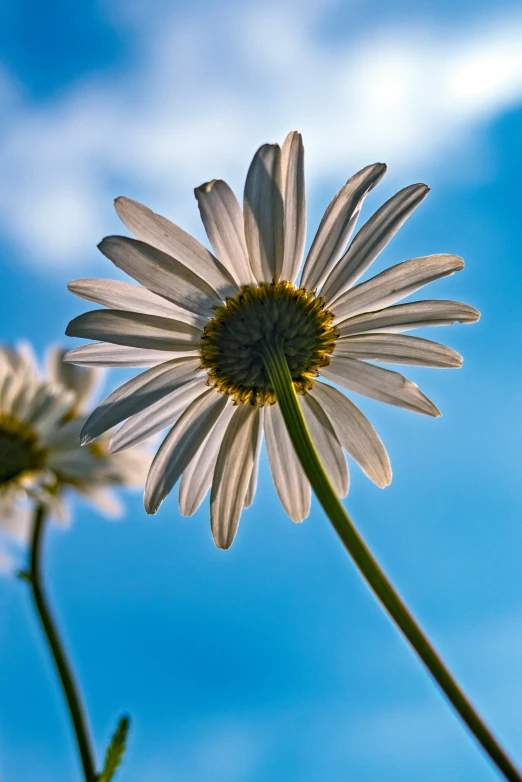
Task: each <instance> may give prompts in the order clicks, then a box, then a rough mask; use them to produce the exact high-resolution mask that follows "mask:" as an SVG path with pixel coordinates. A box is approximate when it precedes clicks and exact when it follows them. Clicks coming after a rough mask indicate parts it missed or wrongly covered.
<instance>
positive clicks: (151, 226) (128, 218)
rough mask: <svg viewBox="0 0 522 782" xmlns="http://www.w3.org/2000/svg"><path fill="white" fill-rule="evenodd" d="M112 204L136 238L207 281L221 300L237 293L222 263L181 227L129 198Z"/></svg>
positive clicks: (120, 199)
mask: <svg viewBox="0 0 522 782" xmlns="http://www.w3.org/2000/svg"><path fill="white" fill-rule="evenodd" d="M114 206H115V208H116V211H117V213H118V216H119V217H120V219H121V220H122V221H123V223H125V225H126V226H127V228H128V229H129V231H130V232H131V233H132V234H134V236H135V237H136V239H139V240H140V241H142V242H146V243H147V244H151V245H152V246H153V247H156V248H157V249H158V250H161V251H162V252H163V253H167V255H170V256H171V257H172V258H175V259H176V261H179V263H181V264H183V266H184V267H185V268H186V269H188V270H190V272H192V273H194V274H197V275H198V277H201V279H202V280H206V282H208V284H209V285H210V286H211V287H212V288H213V289H214V290H215V291H217V293H219V295H220V296H221V298H222V299H225V298H226V297H227V296H233V295H234V294H235V293H236V292H237V286H236V284H235V283H234V280H233V279H232V277H231V275H230V273H229V272H228V271H227V270H226V269H225V267H224V266H223V264H222V263H220V261H218V260H217V259H216V258H214V256H213V255H212V253H211V252H209V251H208V250H207V248H206V247H203V245H202V244H200V243H199V242H198V241H197V239H194V237H193V236H191V235H190V234H188V233H187V232H186V231H184V230H183V229H182V228H179V226H177V225H175V224H174V223H171V222H170V220H167V219H166V218H165V217H161V215H158V214H156V213H155V212H153V211H152V210H151V209H148V208H147V207H146V206H143V204H139V203H138V202H137V201H132V200H131V199H130V198H123V197H120V198H117V199H116V201H115V202H114ZM147 287H148V286H147ZM160 295H161V294H160ZM182 306H183V305H182Z"/></svg>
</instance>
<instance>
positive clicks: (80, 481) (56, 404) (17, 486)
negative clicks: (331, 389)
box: [0, 345, 150, 782]
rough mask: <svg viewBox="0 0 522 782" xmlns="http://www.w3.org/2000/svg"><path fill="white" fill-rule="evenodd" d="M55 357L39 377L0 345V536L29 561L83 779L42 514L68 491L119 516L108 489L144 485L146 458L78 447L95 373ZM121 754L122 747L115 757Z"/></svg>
mask: <svg viewBox="0 0 522 782" xmlns="http://www.w3.org/2000/svg"><path fill="white" fill-rule="evenodd" d="M62 357H63V351H62V350H60V349H58V348H54V349H52V350H51V351H50V353H49V356H48V364H47V371H46V373H45V374H44V376H42V374H41V373H40V372H39V370H38V366H37V363H36V361H35V358H34V356H33V351H32V349H31V348H30V347H29V346H28V345H23V346H20V347H19V348H17V349H11V348H9V347H7V346H3V347H0V533H1V534H2V536H3V538H4V540H3V543H4V544H5V549H9V548H11V544H12V543H13V542H18V543H19V544H20V543H21V544H25V546H26V547H27V548H28V566H27V569H26V570H22V571H20V572H19V575H20V577H21V578H22V579H23V580H24V581H26V582H27V583H28V584H29V585H30V589H31V594H32V597H33V601H34V605H35V608H36V611H37V614H38V617H39V619H40V622H41V626H42V630H43V632H44V635H45V638H46V640H47V643H48V645H49V649H50V651H51V654H52V657H53V660H54V663H55V666H56V670H57V674H58V677H59V679H60V683H61V686H62V690H63V694H64V696H65V700H66V703H67V707H68V710H69V714H70V717H71V721H72V724H73V728H74V732H75V736H76V743H77V747H78V752H79V755H80V759H81V764H82V768H83V771H84V777H85V782H96V780H97V779H101V778H102V777H99V776H98V775H97V774H96V766H95V758H94V752H93V749H92V746H91V738H90V729H89V726H88V720H87V716H86V712H85V709H84V707H83V705H82V702H81V698H80V695H79V689H78V685H77V684H76V682H75V679H74V676H73V673H72V669H71V665H70V662H69V660H68V659H67V656H66V654H65V651H64V648H63V645H62V642H61V640H60V636H59V633H58V629H57V626H56V623H55V620H54V618H53V615H52V612H51V610H50V608H49V603H48V599H47V597H46V594H45V590H44V588H43V583H42V581H43V579H42V544H43V534H44V530H45V524H46V521H47V518H48V517H49V516H54V517H56V518H58V519H59V520H62V521H63V520H64V518H65V515H66V500H67V496H68V495H69V494H71V493H72V492H76V493H78V494H79V495H81V496H82V497H84V498H85V499H87V500H89V501H90V502H92V503H93V504H94V505H96V506H97V507H98V508H99V510H101V511H102V512H103V513H104V514H105V515H108V516H114V515H116V514H118V513H119V511H120V510H121V508H120V505H119V501H118V499H117V497H116V496H115V494H114V492H113V490H114V488H116V487H125V486H138V485H141V484H143V482H144V479H145V476H146V473H147V469H148V467H149V465H150V457H149V456H148V454H146V452H145V451H144V450H143V449H139V448H138V449H133V450H131V451H127V452H125V453H122V454H112V453H110V451H109V448H108V443H109V437H108V436H105V437H102V438H101V439H100V440H98V441H97V442H96V443H93V445H92V446H89V447H88V448H82V447H81V445H80V441H79V434H80V431H81V429H82V426H83V425H84V423H85V421H86V420H87V414H86V407H87V404H88V402H89V399H90V397H91V396H92V392H93V390H94V387H95V385H96V381H97V379H98V377H97V376H98V372H99V371H98V370H94V369H88V368H87V369H85V368H79V367H75V366H71V365H67V364H63V362H62ZM2 553H4V552H2ZM4 559H7V563H8V567H7V571H8V572H9V571H11V567H10V566H9V561H10V558H9V557H5V554H4ZM127 728H128V720H127V718H123V719H122V720H121V721H120V724H119V727H118V729H117V732H116V734H115V737H116V740H117V741H120V743H124V741H125V736H126V731H127ZM122 752H123V746H122V747H121V752H120V754H119V755H118V757H120V756H121V754H122ZM111 762H112V756H111ZM104 778H105V779H109V776H105V777H104Z"/></svg>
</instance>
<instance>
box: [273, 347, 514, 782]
mask: <svg viewBox="0 0 522 782" xmlns="http://www.w3.org/2000/svg"><path fill="white" fill-rule="evenodd" d="M264 360H265V364H266V368H267V372H268V375H269V377H270V381H271V383H272V386H273V388H274V391H275V394H276V396H277V400H278V402H279V404H280V406H281V412H282V415H283V419H284V421H285V424H286V427H287V430H288V433H289V435H290V439H291V440H292V443H293V446H294V448H295V451H296V453H297V456H298V457H299V461H300V462H301V465H302V467H303V470H304V471H305V473H306V475H307V477H308V480H309V481H310V483H311V485H312V488H313V490H314V492H315V494H316V496H317V499H318V500H319V502H320V503H321V505H322V506H323V509H324V511H325V513H326V515H327V516H328V518H329V519H330V521H331V523H332V525H333V527H334V529H335V531H336V532H337V534H338V535H339V537H340V538H341V540H342V542H343V544H344V546H345V547H346V549H347V551H348V553H349V554H350V555H351V557H352V559H353V561H354V562H355V564H356V565H357V567H358V569H359V571H360V573H361V575H362V576H363V578H364V579H365V580H366V582H367V583H368V585H369V586H370V588H371V589H372V590H373V593H374V595H375V596H376V597H377V599H378V600H379V601H380V602H381V604H382V605H383V606H384V608H385V609H386V611H387V612H388V614H389V615H390V617H391V618H392V620H393V621H394V622H395V624H396V625H397V626H398V628H399V629H400V630H401V632H402V633H403V634H404V636H405V637H406V639H407V640H408V641H409V642H410V644H411V646H412V647H413V649H414V650H415V652H416V653H417V654H418V656H419V657H420V659H421V660H422V662H423V663H424V665H425V666H426V668H427V669H428V671H429V672H430V673H431V675H432V676H433V678H434V679H435V681H436V682H437V684H438V685H439V687H440V688H441V690H442V691H443V692H444V694H445V695H446V697H447V698H448V700H449V701H450V703H452V704H453V706H454V708H455V709H456V711H457V712H458V714H459V715H460V716H461V718H462V719H463V721H464V722H465V724H466V725H467V726H468V728H469V730H470V731H471V733H472V734H473V736H474V737H475V739H476V740H477V741H478V743H479V744H480V745H481V746H482V748H483V749H484V751H485V752H486V753H487V754H488V755H489V757H490V758H491V760H492V761H493V763H494V764H495V765H496V767H497V768H498V770H499V771H500V772H501V773H502V774H503V775H504V777H505V779H508V780H510V782H522V776H521V774H520V772H519V771H518V770H517V768H516V767H515V765H514V764H513V762H512V761H511V760H510V758H509V757H508V755H507V754H506V753H505V752H504V750H503V749H502V747H501V746H500V744H499V743H498V741H497V740H496V738H495V737H494V736H493V734H492V733H491V731H490V730H489V728H488V727H487V725H486V724H485V723H484V722H483V721H482V719H481V717H480V716H479V715H478V714H477V712H476V711H475V709H474V708H473V706H472V705H471V703H470V702H469V700H468V699H467V697H466V695H465V694H464V692H463V691H462V689H461V688H460V687H459V685H458V684H457V682H456V681H455V679H454V678H453V676H452V675H451V673H450V672H449V671H448V669H447V668H446V666H445V665H444V663H443V662H442V660H441V658H440V657H439V656H438V654H437V652H436V651H435V649H434V648H433V646H432V645H431V644H430V642H429V640H428V638H427V637H426V635H425V634H424V633H423V631H422V630H421V629H420V627H419V625H418V624H417V622H416V621H415V619H414V618H413V616H412V614H411V613H410V612H409V610H408V609H407V608H406V606H405V605H404V603H403V602H402V600H401V598H400V597H399V595H398V594H397V592H396V591H395V589H394V588H393V586H392V585H391V583H390V582H389V581H388V579H387V578H386V576H385V575H384V573H383V571H382V570H381V568H380V567H379V565H378V563H377V561H376V560H375V558H374V557H373V555H372V553H371V552H370V550H369V549H368V547H367V546H366V544H365V542H364V540H363V539H362V537H361V536H360V534H359V533H358V531H357V529H356V528H355V526H354V524H353V522H352V521H351V519H350V517H349V516H348V514H347V512H346V510H345V509H344V506H343V505H342V503H341V502H340V500H339V498H338V497H337V495H336V493H335V491H334V489H333V488H332V485H331V483H330V481H329V478H328V476H327V474H326V472H325V470H324V468H323V465H322V464H321V460H320V459H319V456H318V454H317V451H316V449H315V446H314V444H313V441H312V439H311V436H310V432H309V431H308V427H307V425H306V421H305V419H304V416H303V413H302V410H301V406H300V404H299V400H298V398H297V394H296V392H295V388H294V385H293V382H292V377H291V375H290V371H289V369H288V364H287V362H286V358H285V356H284V354H283V352H282V351H281V350H279V349H278V348H274V347H271V346H267V347H266V349H265V353H264Z"/></svg>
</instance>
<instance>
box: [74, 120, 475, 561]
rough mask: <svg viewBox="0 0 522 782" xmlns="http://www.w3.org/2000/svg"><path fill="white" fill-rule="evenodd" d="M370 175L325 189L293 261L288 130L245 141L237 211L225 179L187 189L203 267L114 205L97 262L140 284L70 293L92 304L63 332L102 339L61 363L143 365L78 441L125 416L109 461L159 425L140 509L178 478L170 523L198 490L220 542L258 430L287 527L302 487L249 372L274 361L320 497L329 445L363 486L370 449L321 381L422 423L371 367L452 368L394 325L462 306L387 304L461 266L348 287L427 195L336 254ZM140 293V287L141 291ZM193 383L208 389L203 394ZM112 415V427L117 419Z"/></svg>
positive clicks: (192, 243) (366, 434)
mask: <svg viewBox="0 0 522 782" xmlns="http://www.w3.org/2000/svg"><path fill="white" fill-rule="evenodd" d="M385 171H386V166H384V165H382V164H380V163H376V164H374V165H370V166H367V167H366V168H364V169H362V171H359V172H358V173H357V174H355V175H354V176H353V177H351V179H349V180H348V182H347V183H346V185H344V187H342V188H341V190H340V191H339V192H338V193H337V194H336V195H335V196H334V198H333V200H332V201H331V203H330V205H329V206H328V208H327V210H326V213H325V215H324V217H323V219H322V221H321V224H320V226H319V229H318V231H317V234H316V236H315V238H314V240H313V242H312V245H311V248H310V251H309V253H308V255H307V257H306V260H305V262H304V266H303V271H302V274H301V278H300V282H299V287H297V285H296V284H295V283H296V279H297V276H298V273H299V270H300V267H301V264H302V259H303V251H304V246H305V234H306V207H305V185H304V151H303V145H302V141H301V136H300V135H299V134H298V133H295V132H292V133H290V134H289V135H288V137H287V139H286V140H285V142H284V144H283V146H282V148H280V147H279V146H278V145H277V144H265V145H264V146H262V147H261V148H260V149H259V150H258V152H257V153H256V155H255V156H254V159H253V161H252V164H251V166H250V169H249V172H248V175H247V179H246V185H245V194H244V203H243V209H241V207H240V205H239V203H238V201H237V199H236V197H235V196H234V194H233V193H232V191H231V189H230V188H229V187H228V185H227V184H226V183H225V182H223V181H222V180H213V181H211V182H207V183H206V184H204V185H202V186H201V187H198V188H197V189H196V198H197V201H198V205H199V209H200V212H201V217H202V220H203V223H204V226H205V229H206V232H207V235H208V239H209V242H210V244H211V246H212V248H213V250H214V252H215V256H214V255H213V254H212V253H211V252H209V251H208V250H207V249H206V248H205V247H203V246H202V245H201V244H200V243H199V242H197V241H196V240H195V239H194V238H193V237H191V236H189V235H188V234H187V233H185V232H184V231H183V230H182V229H181V228H179V227H178V226H176V225H174V224H172V223H170V222H169V221H168V220H166V219H165V218H164V217H160V216H159V215H157V214H155V213H154V212H151V211H150V210H149V209H147V208H146V207H144V206H142V205H141V204H139V203H137V202H135V201H131V200H129V199H127V198H118V199H117V200H116V210H117V212H118V214H119V216H120V218H121V219H122V221H123V222H124V224H125V225H126V227H127V228H128V229H129V230H130V231H131V232H132V233H133V234H134V236H135V237H136V239H129V238H126V237H122V236H110V237H108V238H106V239H104V240H103V241H102V243H101V244H100V250H101V252H102V253H103V254H104V255H106V256H107V258H109V259H110V260H111V261H112V262H113V263H114V264H115V265H116V266H117V267H118V268H120V269H122V270H123V271H125V272H126V273H127V274H129V275H130V276H131V277H133V278H134V279H135V280H136V281H137V282H138V283H140V286H135V285H132V284H129V283H126V282H118V281H113V280H100V279H86V280H77V281H75V282H72V283H70V284H69V288H70V290H71V291H72V292H73V293H74V294H76V295H77V296H80V297H81V298H84V299H87V300H89V301H94V302H96V303H97V304H101V305H104V306H106V307H108V308H109V309H107V310H95V311H91V312H87V313H85V314H83V315H80V316H79V317H78V318H76V319H75V320H73V321H72V322H71V323H70V324H69V326H68V329H67V334H68V335H70V336H75V337H84V338H88V339H96V340H102V341H101V342H98V343H95V344H93V345H87V346H84V347H79V348H75V349H74V350H71V351H69V353H68V354H66V360H67V361H69V362H71V363H75V364H80V365H84V366H88V365H99V366H127V367H128V366H134V367H138V366H144V367H146V366H149V367H152V368H151V369H149V370H148V371H146V372H144V373H142V374H140V375H138V377H136V378H134V379H132V380H130V381H129V382H127V383H125V384H124V385H123V386H121V388H119V389H117V390H116V391H114V392H113V393H112V394H110V396H108V397H107V398H106V399H105V400H104V402H103V403H102V404H101V405H100V406H99V407H98V408H97V410H95V411H94V413H93V414H92V415H91V417H90V418H89V420H88V421H87V423H86V425H85V427H84V428H83V431H82V439H83V442H84V443H92V442H93V441H94V440H95V439H96V438H97V437H99V436H100V435H101V434H103V433H104V432H106V431H107V430H108V429H111V428H112V427H114V426H116V425H117V424H120V423H121V422H122V421H126V422H125V423H124V424H123V426H122V427H121V428H120V429H119V430H118V431H117V433H116V434H115V436H114V437H113V438H112V441H111V446H110V447H111V450H112V451H113V452H114V453H120V452H121V451H123V450H124V449H126V448H129V447H131V446H134V445H136V444H137V443H140V442H142V441H143V440H145V439H147V438H148V437H151V436H152V435H153V434H155V433H157V432H159V431H161V430H162V429H164V428H165V427H167V426H172V425H173V428H172V429H171V430H170V432H169V434H168V435H167V437H166V438H165V440H164V442H163V444H162V445H161V447H160V449H159V451H158V453H157V455H156V457H155V459H154V461H153V463H152V466H151V469H150V472H149V475H148V478H147V484H146V488H145V509H146V510H147V512H149V513H155V512H156V511H157V510H158V507H159V505H160V503H161V502H162V501H163V499H164V498H165V497H166V496H167V494H168V493H169V492H170V491H171V489H172V488H173V486H174V485H175V483H176V482H177V480H178V479H179V478H181V484H180V491H179V502H180V508H181V512H182V513H183V514H185V515H190V514H192V513H194V512H195V510H196V509H197V508H198V506H199V505H200V504H201V502H202V500H203V499H204V497H205V495H206V493H207V491H208V490H209V489H210V488H211V501H210V504H211V523H212V533H213V536H214V540H215V542H216V544H217V545H218V546H219V547H220V548H228V547H229V546H230V545H231V543H232V541H233V539H234V536H235V533H236V530H237V526H238V523H239V518H240V515H241V512H242V509H243V508H244V507H248V506H249V505H250V504H251V503H252V501H253V497H254V493H255V490H256V483H257V470H258V463H259V451H260V445H261V440H262V437H263V432H264V434H265V436H266V444H267V450H268V457H269V461H270V466H271V469H272V475H273V479H274V483H275V486H276V489H277V492H278V494H279V497H280V499H281V501H282V503H283V505H284V507H285V509H286V511H287V513H288V514H289V516H290V517H291V518H292V519H293V520H294V521H301V520H302V519H304V518H305V517H306V516H307V515H308V511H309V507H310V484H309V483H308V480H307V478H306V477H305V474H304V472H303V470H302V468H301V465H300V463H299V461H298V458H297V456H296V453H295V452H294V448H293V446H292V444H291V442H290V438H289V436H288V433H287V431H286V428H285V425H284V422H283V418H282V415H281V412H280V408H279V404H277V403H276V398H275V394H274V391H273V388H272V385H271V382H270V379H269V376H268V371H267V361H266V356H267V351H268V352H270V351H272V350H274V349H276V348H277V350H279V351H282V353H283V354H284V356H285V359H286V362H287V364H288V367H289V370H290V374H291V378H292V380H293V383H294V386H295V388H296V390H297V392H298V393H299V394H300V397H299V399H300V402H301V406H302V410H303V413H304V416H305V418H306V421H307V424H308V427H309V429H310V432H311V434H312V438H313V440H314V442H315V446H316V448H317V451H318V452H319V456H320V458H321V460H322V462H323V464H324V467H325V469H326V471H327V473H328V474H329V477H330V480H331V482H332V484H333V487H334V489H335V491H336V493H337V494H338V495H340V496H345V495H346V493H347V491H348V469H347V464H346V459H345V456H344V453H343V449H345V450H346V451H348V453H349V454H350V455H351V456H352V457H353V458H354V459H355V460H356V461H357V462H358V463H359V464H360V466H361V467H362V469H363V470H364V471H365V472H366V473H367V475H368V476H369V477H370V478H371V479H372V480H373V481H374V482H375V483H376V484H377V485H379V486H386V485H387V484H388V483H389V482H390V480H391V469H390V464H389V460H388V456H387V454H386V451H385V449H384V446H383V444H382V443H381V441H380V439H379V437H378V435H377V433H376V432H375V430H374V429H373V427H372V425H371V424H370V423H369V421H368V420H367V419H366V418H365V416H364V415H363V414H362V413H361V412H360V410H359V409H358V408H357V407H356V406H355V405H354V404H353V403H352V402H351V401H350V400H348V399H347V398H346V396H344V395H343V394H342V393H341V392H339V391H338V390H337V389H336V388H333V387H332V386H330V385H327V384H326V383H323V382H318V381H317V378H318V377H319V375H322V376H323V377H324V378H326V379H328V380H330V381H332V382H334V383H337V384H339V385H341V386H344V387H345V388H347V389H349V390H350V391H354V392H356V393H359V394H363V395H365V396H368V397H371V398H372V399H378V400H380V401H383V402H386V403H388V404H392V405H397V406H399V407H404V408H406V409H408V410H413V411H415V412H418V413H424V414H426V415H431V416H437V415H440V413H439V411H438V410H437V408H436V406H435V405H434V404H433V403H432V402H431V401H430V400H429V399H427V398H426V397H425V396H424V394H422V393H421V391H420V390H419V388H418V387H417V386H416V385H415V384H414V383H412V382H410V381H409V380H407V379H406V378H404V377H403V376H402V375H400V374H398V373H396V372H390V371H389V370H386V369H382V368H380V367H378V366H375V365H374V364H372V363H367V362H369V361H370V362H384V363H391V364H415V365H420V366H433V367H459V366H461V363H462V359H461V357H460V356H459V355H458V354H457V353H455V351H454V350H452V349H451V348H448V347H446V346H444V345H440V344H439V343H436V342H430V341H428V340H425V339H420V338H417V337H412V336H404V335H403V334H401V333H400V332H404V331H409V330H411V329H415V328H419V327H426V326H442V325H448V324H450V323H455V322H457V321H458V322H461V323H471V322H473V321H476V320H477V319H478V317H479V313H478V312H477V310H475V309H474V308H473V307H470V306H469V305H466V304H461V303H459V302H454V301H420V302H410V303H406V304H399V305H397V302H399V301H400V300H401V299H403V298H405V297H407V296H409V295H410V294H412V293H414V292H415V291H417V290H418V289H420V288H422V287H423V286H424V285H427V284H428V283H429V282H432V281H433V280H436V279H439V278H441V277H445V276H448V275H450V274H453V273H454V272H456V271H459V270H461V269H462V268H463V266H464V263H463V261H462V258H458V257H456V256H454V255H446V254H440V255H432V256H427V257H422V258H414V259H412V260H408V261H405V262H403V263H400V264H397V265H396V266H393V267H392V268H390V269H387V270H386V271H384V272H382V273H381V274H378V275H377V276H375V277H373V278H372V279H370V280H368V281H366V282H363V283H360V284H357V285H356V283H357V282H358V280H359V278H360V277H361V276H362V275H363V274H364V273H365V271H366V270H367V269H368V268H369V266H370V265H371V263H372V262H373V261H374V260H375V258H376V257H377V256H378V255H379V253H380V252H381V250H382V249H383V248H384V247H385V246H386V244H387V243H388V242H389V241H390V239H391V238H392V237H393V235H394V234H395V233H396V231H397V230H398V229H399V228H400V226H401V225H402V224H403V222H404V221H405V220H406V218H407V217H408V216H409V215H410V214H411V213H412V212H413V210H414V209H415V208H416V207H417V206H418V205H419V204H420V203H421V202H422V201H423V200H424V198H425V196H426V195H427V193H428V190H429V188H428V187H426V185H423V184H416V185H410V186H409V187H405V188H404V189H403V190H401V191H400V192H399V193H397V194H396V195H394V196H393V197H392V198H390V199H389V200H388V201H387V202H386V203H385V204H384V205H383V206H382V207H381V208H380V209H378V211H377V212H376V213H375V214H374V215H373V216H372V217H370V219H369V220H368V221H367V223H366V224H365V225H363V226H362V228H361V229H360V231H359V232H358V233H357V234H356V236H355V238H354V239H353V241H352V242H351V244H350V245H349V246H348V248H347V249H346V245H347V243H348V242H349V239H350V236H351V234H352V233H353V231H354V228H355V224H356V221H357V218H358V215H359V211H360V209H361V205H362V202H363V200H364V198H365V196H366V195H367V194H368V192H369V191H370V190H371V189H372V188H373V187H374V186H375V185H376V184H377V183H378V182H379V181H380V180H381V179H382V177H383V176H384V174H385ZM141 286H143V287H141ZM209 386H210V388H209ZM126 419H127V420H126Z"/></svg>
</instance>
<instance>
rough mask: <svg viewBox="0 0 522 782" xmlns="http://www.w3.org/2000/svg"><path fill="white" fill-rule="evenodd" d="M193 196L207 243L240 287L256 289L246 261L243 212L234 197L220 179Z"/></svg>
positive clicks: (201, 187) (202, 186)
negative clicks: (251, 286) (245, 286)
mask: <svg viewBox="0 0 522 782" xmlns="http://www.w3.org/2000/svg"><path fill="white" fill-rule="evenodd" d="M194 193H195V195H196V199H197V202H198V206H199V211H200V214H201V219H202V221H203V225H204V226H205V231H206V232H207V236H208V240H209V242H210V244H211V245H212V248H213V250H214V252H215V253H216V255H217V257H218V258H219V260H220V261H221V263H222V264H223V265H224V266H226V268H227V269H228V270H229V272H230V274H231V275H232V277H233V278H234V280H235V281H236V282H237V283H238V284H239V285H255V282H256V280H255V277H254V275H253V274H252V269H251V268H250V263H249V260H248V251H247V246H246V241H245V228H244V224H243V212H242V211H241V207H240V205H239V202H238V200H237V198H236V197H235V195H234V193H233V192H232V190H231V189H230V187H229V186H228V185H227V183H226V182H223V180H222V179H213V180H212V182H205V184H204V185H201V186H200V187H197V188H196V189H195V191H194Z"/></svg>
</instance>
